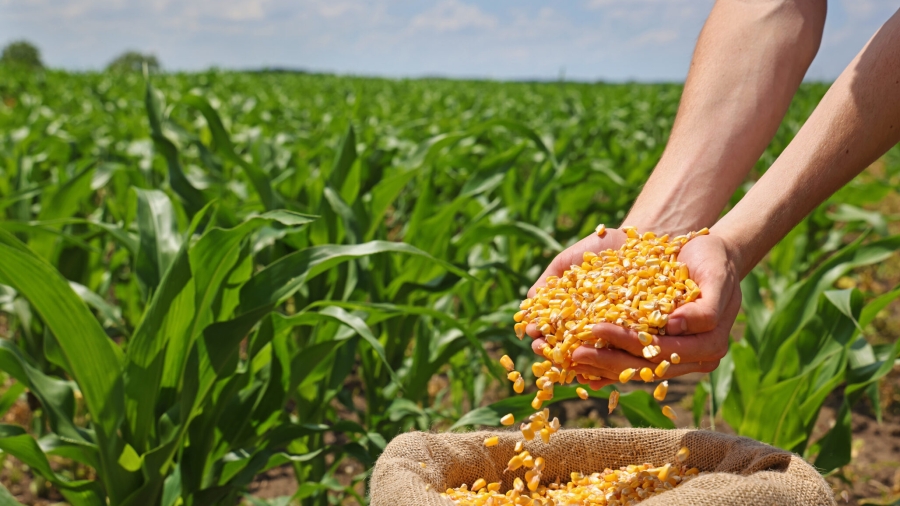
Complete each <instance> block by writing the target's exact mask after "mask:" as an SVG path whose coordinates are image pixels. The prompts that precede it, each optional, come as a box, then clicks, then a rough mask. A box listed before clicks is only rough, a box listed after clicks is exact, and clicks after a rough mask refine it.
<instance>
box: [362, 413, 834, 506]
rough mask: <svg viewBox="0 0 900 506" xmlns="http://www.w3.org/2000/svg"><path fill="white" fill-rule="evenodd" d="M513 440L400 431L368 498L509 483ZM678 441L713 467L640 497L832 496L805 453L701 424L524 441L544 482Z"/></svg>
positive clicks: (658, 451)
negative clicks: (492, 442)
mask: <svg viewBox="0 0 900 506" xmlns="http://www.w3.org/2000/svg"><path fill="white" fill-rule="evenodd" d="M494 435H499V436H500V444H499V445H497V446H494V447H492V448H486V447H485V446H484V439H485V438H486V437H488V436H494ZM521 440H522V434H521V433H520V432H518V431H516V432H512V431H491V432H469V433H463V434H459V433H446V434H431V433H426V432H410V433H406V434H401V435H400V436H397V437H396V438H394V440H393V441H391V443H390V444H389V445H388V446H387V448H385V450H384V453H382V454H381V457H379V459H378V461H377V462H376V463H375V469H374V470H373V471H372V477H371V481H370V483H369V485H370V488H369V490H370V500H371V506H406V505H409V506H413V505H416V506H418V505H427V506H431V505H433V506H446V505H447V504H452V502H451V501H449V500H448V499H444V498H442V497H441V495H440V494H441V492H444V491H446V490H447V489H448V488H450V487H458V486H460V485H462V484H463V483H466V484H468V485H469V486H471V485H472V483H474V482H475V480H476V479H478V478H484V479H485V480H487V481H488V483H490V482H495V481H499V482H501V483H502V484H503V488H502V490H504V491H505V490H509V489H510V488H511V487H512V481H513V479H514V478H516V477H519V478H523V479H524V475H525V469H524V468H521V469H518V470H517V471H515V472H508V473H503V469H504V468H505V467H506V463H507V462H508V461H509V459H510V458H511V457H512V456H513V451H514V447H515V445H516V442H518V441H521ZM682 446H686V447H688V449H689V450H690V451H691V453H690V457H689V458H688V460H687V462H686V464H687V465H689V466H691V467H697V468H699V469H700V470H701V471H707V472H710V473H712V474H707V475H703V476H699V477H696V478H693V479H691V480H690V481H688V482H686V483H685V484H684V485H681V486H679V487H677V488H675V489H674V490H671V491H668V492H665V493H663V494H660V495H657V496H654V497H651V498H649V499H647V500H645V501H643V502H641V504H642V505H646V506H660V505H697V506H705V505H734V506H755V505H760V506H763V505H765V506H771V505H783V506H791V505H820V504H829V505H831V504H835V500H834V495H833V493H832V492H831V488H830V487H829V486H828V484H827V483H825V480H824V479H822V477H821V476H820V475H819V473H818V472H816V470H815V469H814V468H813V467H812V466H811V465H809V464H808V463H806V462H805V461H804V460H803V459H801V458H800V457H798V456H797V455H794V454H792V453H789V452H786V451H784V450H780V449H778V448H774V447H772V446H769V445H766V444H763V443H760V442H758V441H755V440H752V439H748V438H744V437H736V436H728V435H725V434H719V433H716V432H709V431H702V430H659V429H582V430H575V429H573V430H561V431H559V432H557V433H556V434H554V435H553V437H552V438H551V440H550V444H549V445H545V444H544V443H543V442H542V441H540V438H536V439H535V440H534V441H530V442H525V449H526V450H528V451H529V452H530V453H531V454H532V455H534V456H535V457H544V459H545V461H546V464H545V468H544V472H543V476H542V483H543V484H547V483H550V482H553V481H554V480H556V478H557V477H559V479H560V481H561V482H563V483H565V482H567V481H569V474H570V473H572V472H576V471H577V472H581V473H586V474H587V473H592V472H598V471H602V470H603V469H605V468H607V467H608V468H612V469H617V468H619V467H621V466H627V465H629V464H643V463H650V464H653V465H654V466H659V465H663V464H665V463H667V462H675V453H676V452H677V451H678V450H679V449H680V448H681V447H682ZM422 463H424V464H425V466H424V467H423V466H422ZM426 485H430V487H429V488H428V489H427V490H426Z"/></svg>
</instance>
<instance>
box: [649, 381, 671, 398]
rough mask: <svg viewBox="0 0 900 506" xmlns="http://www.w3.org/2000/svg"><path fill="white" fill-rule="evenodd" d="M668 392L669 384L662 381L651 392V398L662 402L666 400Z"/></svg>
mask: <svg viewBox="0 0 900 506" xmlns="http://www.w3.org/2000/svg"><path fill="white" fill-rule="evenodd" d="M668 392H669V382H668V381H663V382H662V383H660V384H659V385H656V390H654V391H653V398H654V399H656V400H658V401H659V402H662V401H664V400H666V394H667V393H668Z"/></svg>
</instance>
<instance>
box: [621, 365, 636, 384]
mask: <svg viewBox="0 0 900 506" xmlns="http://www.w3.org/2000/svg"><path fill="white" fill-rule="evenodd" d="M633 377H634V369H632V368H630V367H629V368H628V369H625V370H624V371H622V372H621V373H619V381H620V382H622V383H628V381H629V380H631V378H633Z"/></svg>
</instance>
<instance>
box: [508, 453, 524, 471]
mask: <svg viewBox="0 0 900 506" xmlns="http://www.w3.org/2000/svg"><path fill="white" fill-rule="evenodd" d="M522 460H523V459H522V457H520V456H518V455H516V456H515V457H513V458H511V459H509V463H507V464H506V470H507V471H515V470H516V469H518V468H520V467H522Z"/></svg>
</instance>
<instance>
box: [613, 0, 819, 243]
mask: <svg viewBox="0 0 900 506" xmlns="http://www.w3.org/2000/svg"><path fill="white" fill-rule="evenodd" d="M824 22H825V2H824V0H805V1H800V0H798V1H768V2H746V1H737V0H719V1H717V2H716V4H715V6H714V7H713V10H712V12H711V13H710V15H709V18H708V19H707V21H706V24H705V25H704V27H703V31H702V32H701V34H700V38H699V40H698V42H697V47H696V49H695V51H694V56H693V60H692V62H691V68H690V71H689V73H688V78H687V81H686V83H685V88H684V92H683V93H682V98H681V104H680V105H679V108H678V114H677V116H676V120H675V124H674V126H673V128H672V134H671V136H670V138H669V141H668V144H667V146H666V149H665V151H664V153H663V156H662V158H661V159H660V162H659V164H658V165H657V167H656V169H655V170H654V172H653V174H652V175H651V177H650V179H649V180H648V181H647V184H646V185H645V186H644V189H643V191H642V192H641V194H640V196H639V197H638V199H637V201H636V202H635V205H634V207H633V208H632V210H631V212H630V213H629V214H628V217H627V218H626V220H625V222H624V223H625V224H627V225H634V226H637V227H638V228H639V229H643V228H652V229H653V230H656V231H664V232H670V233H679V232H685V231H688V230H698V229H700V228H703V227H706V226H710V225H712V224H713V223H715V221H716V219H717V218H718V217H719V215H720V213H721V212H722V209H723V208H724V207H725V205H726V204H727V203H728V199H729V198H730V197H731V195H732V194H733V193H734V191H735V189H736V188H737V187H738V185H739V184H740V183H741V182H742V181H743V180H744V178H745V177H746V176H747V173H748V172H749V171H750V170H751V169H752V168H753V165H754V164H755V163H756V160H758V159H759V156H760V154H762V152H763V150H764V149H765V147H766V146H767V145H768V143H769V142H770V141H771V140H772V137H773V136H774V135H775V132H776V130H777V129H778V125H779V124H780V122H781V119H782V118H783V117H784V114H785V112H786V111H787V108H788V106H789V104H790V102H791V98H792V97H793V95H794V93H795V92H796V90H797V87H798V86H799V85H800V82H801V81H802V79H803V76H804V74H805V73H806V70H807V68H808V67H809V65H810V63H811V62H812V60H813V58H814V57H815V54H816V51H817V50H818V47H819V41H820V40H821V35H822V28H823V25H824Z"/></svg>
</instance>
